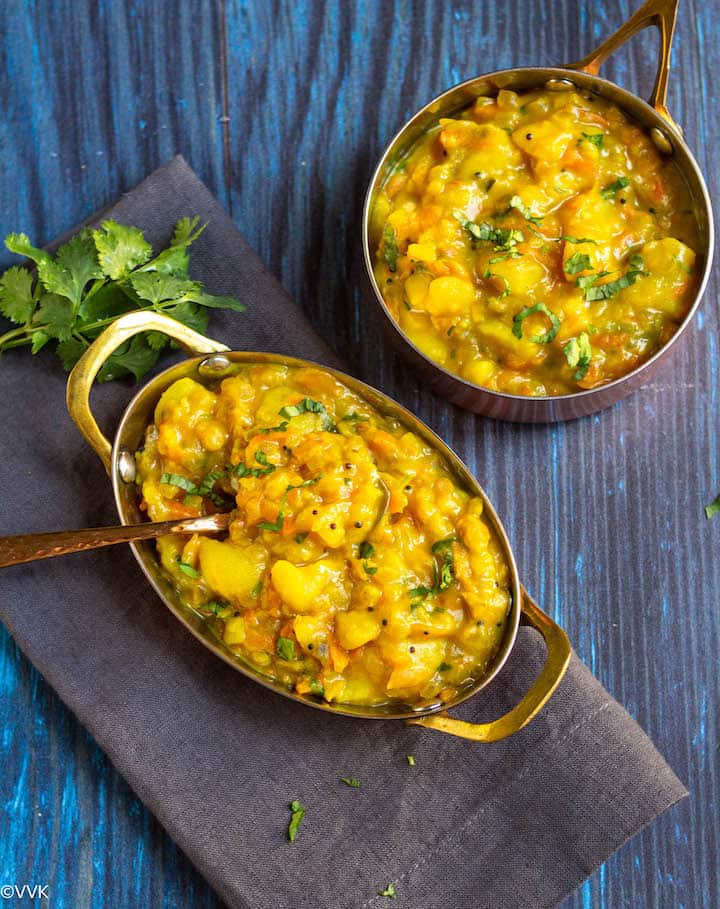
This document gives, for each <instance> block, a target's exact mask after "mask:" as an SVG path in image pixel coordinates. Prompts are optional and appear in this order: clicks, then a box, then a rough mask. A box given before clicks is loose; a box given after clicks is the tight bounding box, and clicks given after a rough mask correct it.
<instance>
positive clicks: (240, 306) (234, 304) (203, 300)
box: [185, 290, 247, 312]
mask: <svg viewBox="0 0 720 909" xmlns="http://www.w3.org/2000/svg"><path fill="white" fill-rule="evenodd" d="M185 297H186V298H187V299H188V300H192V301H193V303H198V304H199V305H200V306H207V308H208V309H232V310H233V311H234V312H245V310H246V309H247V307H246V306H245V304H244V303H241V302H240V301H239V300H236V299H235V298H234V297H227V296H224V295H222V294H208V293H206V292H205V291H204V290H199V291H188V292H187V293H186V294H185Z"/></svg>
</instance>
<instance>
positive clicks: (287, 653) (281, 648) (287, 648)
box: [275, 637, 297, 660]
mask: <svg viewBox="0 0 720 909" xmlns="http://www.w3.org/2000/svg"><path fill="white" fill-rule="evenodd" d="M275 652H276V653H277V655H278V656H279V657H280V659H281V660H294V659H296V657H297V654H296V653H295V642H294V641H291V640H290V638H283V637H279V638H278V639H277V646H276V648H275Z"/></svg>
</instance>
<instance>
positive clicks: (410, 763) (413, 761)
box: [407, 754, 415, 767]
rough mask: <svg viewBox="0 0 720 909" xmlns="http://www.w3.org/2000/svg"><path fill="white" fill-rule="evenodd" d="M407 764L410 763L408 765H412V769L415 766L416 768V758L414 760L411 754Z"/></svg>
mask: <svg viewBox="0 0 720 909" xmlns="http://www.w3.org/2000/svg"><path fill="white" fill-rule="evenodd" d="M407 762H408V764H409V765H410V767H414V766H415V758H414V757H413V756H412V755H411V754H409V755H408V756H407Z"/></svg>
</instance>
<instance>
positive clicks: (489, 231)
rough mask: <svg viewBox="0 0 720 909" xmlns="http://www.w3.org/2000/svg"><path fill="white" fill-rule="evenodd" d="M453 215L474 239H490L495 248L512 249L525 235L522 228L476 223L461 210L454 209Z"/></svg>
mask: <svg viewBox="0 0 720 909" xmlns="http://www.w3.org/2000/svg"><path fill="white" fill-rule="evenodd" d="M453 217H454V218H455V220H456V221H458V222H459V223H460V224H461V226H462V227H463V228H464V229H465V230H466V231H467V232H468V233H469V234H470V237H471V239H472V240H473V241H478V240H488V241H490V242H491V243H494V244H495V249H497V250H501V249H505V250H508V249H512V248H513V246H516V245H517V244H518V243H522V242H523V240H524V239H525V235H524V234H523V232H522V231H521V230H515V229H512V228H505V227H492V225H490V224H487V223H485V222H483V223H482V224H476V223H475V221H469V220H468V219H467V218H466V217H465V215H463V213H462V212H461V211H454V212H453Z"/></svg>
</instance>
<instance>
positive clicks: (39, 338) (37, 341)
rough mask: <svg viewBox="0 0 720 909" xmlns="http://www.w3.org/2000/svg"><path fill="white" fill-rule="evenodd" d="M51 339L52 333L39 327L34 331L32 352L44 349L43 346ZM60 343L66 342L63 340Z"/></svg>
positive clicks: (31, 344)
mask: <svg viewBox="0 0 720 909" xmlns="http://www.w3.org/2000/svg"><path fill="white" fill-rule="evenodd" d="M49 340H50V335H49V334H47V332H45V331H43V330H42V328H37V329H36V330H35V331H34V332H33V336H32V341H31V342H30V351H31V353H33V354H36V353H38V351H40V350H42V349H43V347H45V345H46V344H47V342H48V341H49ZM60 343H61V344H62V343H64V342H62V341H61V342H60Z"/></svg>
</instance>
